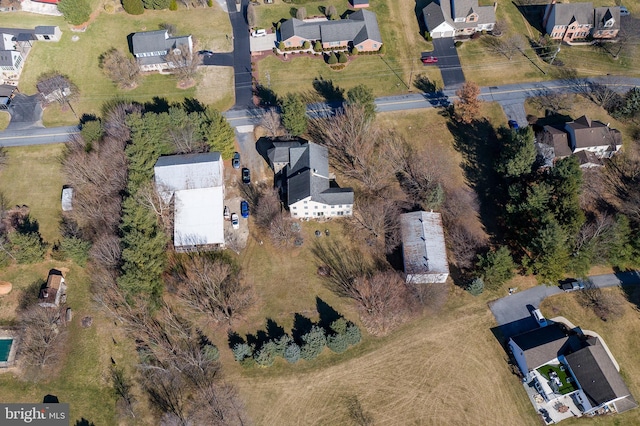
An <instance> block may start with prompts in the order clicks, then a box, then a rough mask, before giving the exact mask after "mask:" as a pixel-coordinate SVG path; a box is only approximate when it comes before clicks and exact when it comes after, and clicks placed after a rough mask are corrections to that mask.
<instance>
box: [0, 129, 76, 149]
mask: <svg viewBox="0 0 640 426" xmlns="http://www.w3.org/2000/svg"><path fill="white" fill-rule="evenodd" d="M78 132H79V130H78V127H77V126H67V127H51V128H45V127H38V128H34V127H31V128H28V129H21V130H5V131H4V132H0V146H26V145H45V144H50V143H62V142H66V141H67V140H68V139H69V135H71V134H74V133H78Z"/></svg>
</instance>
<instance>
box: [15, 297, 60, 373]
mask: <svg viewBox="0 0 640 426" xmlns="http://www.w3.org/2000/svg"><path fill="white" fill-rule="evenodd" d="M62 309H64V307H63V308H57V307H56V308H45V307H41V306H38V305H34V306H32V307H31V308H29V309H28V310H26V311H25V312H23V313H22V315H21V318H20V320H21V324H22V327H23V329H24V333H23V336H22V343H21V345H20V347H21V350H20V353H21V356H20V358H21V360H22V362H24V363H25V364H28V365H35V366H38V367H45V366H47V365H51V364H53V363H54V362H56V361H57V360H58V359H59V357H60V355H61V353H62V348H63V346H64V342H65V340H66V334H67V332H66V330H65V324H64V314H62V311H61V310H62Z"/></svg>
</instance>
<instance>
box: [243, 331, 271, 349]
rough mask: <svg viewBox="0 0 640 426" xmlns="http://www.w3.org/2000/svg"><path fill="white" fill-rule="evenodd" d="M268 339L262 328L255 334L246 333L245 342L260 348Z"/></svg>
mask: <svg viewBox="0 0 640 426" xmlns="http://www.w3.org/2000/svg"><path fill="white" fill-rule="evenodd" d="M268 341H269V335H268V334H267V332H266V331H264V330H258V331H256V334H247V343H248V344H249V345H250V346H253V347H254V348H256V350H258V349H260V348H261V347H262V346H263V345H264V344H265V343H267V342H268Z"/></svg>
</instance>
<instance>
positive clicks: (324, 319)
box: [316, 296, 342, 330]
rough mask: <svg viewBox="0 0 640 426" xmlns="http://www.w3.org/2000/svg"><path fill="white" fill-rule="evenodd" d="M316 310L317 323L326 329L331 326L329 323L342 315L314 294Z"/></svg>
mask: <svg viewBox="0 0 640 426" xmlns="http://www.w3.org/2000/svg"><path fill="white" fill-rule="evenodd" d="M316 310H317V311H318V314H320V320H319V321H318V325H319V326H320V327H322V328H324V329H326V330H328V329H329V328H330V327H331V324H332V323H333V322H334V321H335V320H337V319H340V318H342V315H340V314H339V313H338V311H336V310H335V309H333V307H332V306H331V305H329V304H328V303H327V302H325V301H324V300H322V299H320V298H319V297H318V296H316Z"/></svg>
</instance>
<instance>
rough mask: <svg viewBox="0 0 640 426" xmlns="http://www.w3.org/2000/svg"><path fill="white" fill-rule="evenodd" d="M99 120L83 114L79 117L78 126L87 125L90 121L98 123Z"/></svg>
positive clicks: (94, 116) (92, 115)
mask: <svg viewBox="0 0 640 426" xmlns="http://www.w3.org/2000/svg"><path fill="white" fill-rule="evenodd" d="M99 120H100V119H99V118H98V116H97V115H95V114H86V113H85V114H82V115H81V116H80V125H83V124H87V123H88V122H90V121H99Z"/></svg>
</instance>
